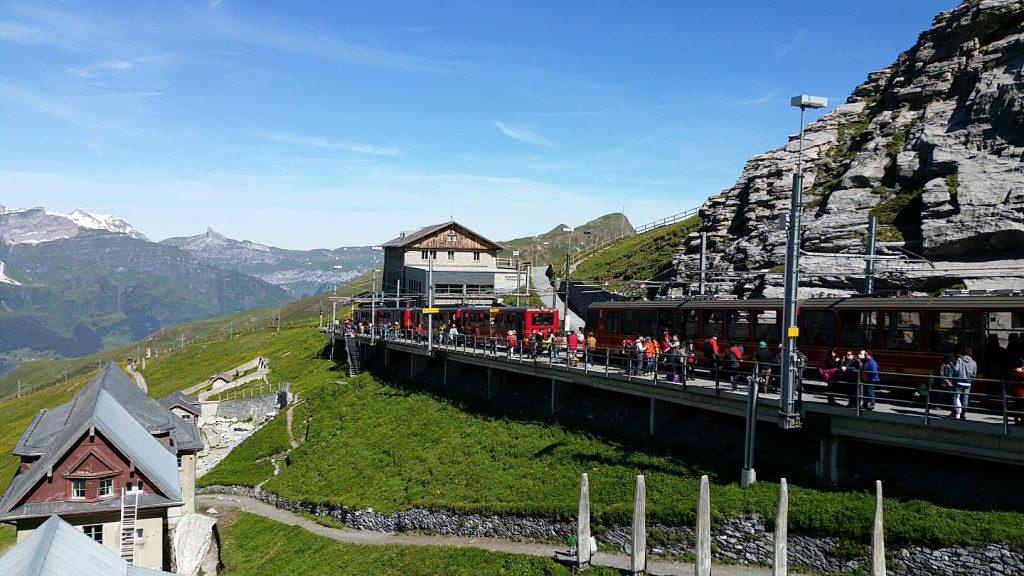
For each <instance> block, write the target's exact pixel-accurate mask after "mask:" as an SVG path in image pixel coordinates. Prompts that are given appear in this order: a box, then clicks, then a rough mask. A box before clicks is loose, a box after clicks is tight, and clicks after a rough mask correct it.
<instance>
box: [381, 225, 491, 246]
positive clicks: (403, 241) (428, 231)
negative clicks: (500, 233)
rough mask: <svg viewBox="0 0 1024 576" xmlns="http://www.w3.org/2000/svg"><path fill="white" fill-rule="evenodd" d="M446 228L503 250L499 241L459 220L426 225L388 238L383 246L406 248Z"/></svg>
mask: <svg viewBox="0 0 1024 576" xmlns="http://www.w3.org/2000/svg"><path fill="white" fill-rule="evenodd" d="M446 228H455V229H458V230H459V231H461V232H462V234H463V235H466V236H473V237H474V238H476V239H477V240H479V241H480V242H481V243H483V244H489V245H490V246H491V247H492V248H494V249H496V250H501V249H502V246H501V244H498V243H497V242H494V241H492V240H488V239H487V238H484V237H483V236H481V235H480V234H477V233H476V232H474V231H472V230H470V229H469V228H466V227H465V226H463V225H462V224H459V223H458V222H455V221H454V220H453V221H450V222H442V223H441V224H434V225H432V226H424V227H423V228H420V229H419V230H414V231H412V232H406V233H405V234H403V235H402V236H399V237H398V238H395V239H393V240H388V241H387V242H385V243H383V244H381V246H383V247H385V248H404V247H406V246H409V245H411V244H415V243H417V242H419V241H420V240H422V239H424V238H426V237H427V236H430V235H432V234H434V233H436V232H439V231H441V230H444V229H446Z"/></svg>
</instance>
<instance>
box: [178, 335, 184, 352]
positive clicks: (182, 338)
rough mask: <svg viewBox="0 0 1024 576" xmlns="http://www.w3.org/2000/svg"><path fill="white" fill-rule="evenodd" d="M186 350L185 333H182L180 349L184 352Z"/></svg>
mask: <svg viewBox="0 0 1024 576" xmlns="http://www.w3.org/2000/svg"><path fill="white" fill-rule="evenodd" d="M184 349H185V333H184V332H182V333H181V347H180V348H179V350H184Z"/></svg>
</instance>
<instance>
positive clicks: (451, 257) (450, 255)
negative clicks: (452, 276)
mask: <svg viewBox="0 0 1024 576" xmlns="http://www.w3.org/2000/svg"><path fill="white" fill-rule="evenodd" d="M452 260H455V250H449V251H448V261H449V262H451V261H452Z"/></svg>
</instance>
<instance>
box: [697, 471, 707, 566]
mask: <svg viewBox="0 0 1024 576" xmlns="http://www.w3.org/2000/svg"><path fill="white" fill-rule="evenodd" d="M695 555H696V557H697V559H696V566H695V570H694V573H695V574H696V575H697V576H711V495H710V493H709V491H708V477H707V475H705V476H701V477H700V496H699V497H698V499H697V550H696V551H695Z"/></svg>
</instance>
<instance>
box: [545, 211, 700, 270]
mask: <svg viewBox="0 0 1024 576" xmlns="http://www.w3.org/2000/svg"><path fill="white" fill-rule="evenodd" d="M700 225H701V221H700V217H698V216H693V217H691V218H687V219H686V220H683V221H682V222H677V223H676V224H671V225H669V226H663V227H661V228H657V229H655V230H652V231H651V232H647V233H645V234H641V235H639V236H633V237H630V238H625V239H622V240H619V241H618V242H615V243H614V244H612V245H610V246H609V247H608V248H605V249H604V250H601V251H600V252H598V253H596V254H594V255H592V256H590V257H589V258H587V259H586V260H584V261H583V262H581V263H580V265H579V266H577V267H576V269H575V270H573V272H572V278H574V279H578V280H602V281H603V280H605V279H611V280H612V281H613V282H614V281H623V280H650V279H654V280H667V279H668V278H664V277H662V276H664V274H663V273H664V272H665V271H666V270H669V269H671V267H672V256H673V255H674V254H675V251H676V250H677V249H678V248H679V246H680V244H682V242H683V239H684V238H686V236H687V235H688V234H690V233H691V232H694V231H696V230H698V229H699V228H700ZM554 269H555V270H556V271H557V270H563V271H564V269H565V258H564V257H563V258H562V259H561V260H559V261H558V262H556V263H555V264H554Z"/></svg>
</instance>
